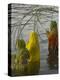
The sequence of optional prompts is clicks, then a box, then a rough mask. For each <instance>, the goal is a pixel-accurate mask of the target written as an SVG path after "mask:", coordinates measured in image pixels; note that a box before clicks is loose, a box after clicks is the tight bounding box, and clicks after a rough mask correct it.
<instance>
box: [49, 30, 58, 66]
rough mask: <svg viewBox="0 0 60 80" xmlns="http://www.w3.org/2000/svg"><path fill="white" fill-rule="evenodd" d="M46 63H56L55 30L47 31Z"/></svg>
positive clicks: (56, 40)
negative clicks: (47, 52)
mask: <svg viewBox="0 0 60 80" xmlns="http://www.w3.org/2000/svg"><path fill="white" fill-rule="evenodd" d="M48 50H49V54H48V63H49V64H50V65H57V64H58V34H57V33H56V32H52V31H51V32H49V36H48Z"/></svg>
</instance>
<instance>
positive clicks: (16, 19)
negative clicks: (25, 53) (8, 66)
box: [11, 4, 58, 76]
mask: <svg viewBox="0 0 60 80" xmlns="http://www.w3.org/2000/svg"><path fill="white" fill-rule="evenodd" d="M35 7H37V8H44V7H45V6H33V5H32V6H31V5H20V4H12V14H11V19H12V20H11V21H12V23H11V26H12V27H11V31H12V34H11V42H12V43H11V50H12V54H16V52H15V51H16V47H15V46H16V45H15V42H16V39H17V35H18V29H20V28H21V27H23V24H24V23H25V22H26V21H27V20H28V18H29V17H30V16H31V14H30V15H28V16H27V17H26V18H25V20H23V22H22V23H21V25H20V21H21V18H22V17H23V15H24V14H26V13H27V12H29V11H31V10H32V9H33V8H35ZM47 7H48V6H47ZM56 8H57V7H56ZM41 13H42V14H44V11H42V12H41ZM46 14H47V16H49V17H50V16H51V15H52V14H50V13H49V12H47V13H46V12H45V15H41V17H40V18H41V19H40V21H41V24H42V26H41V25H39V24H37V27H38V30H39V34H40V37H39V40H40V63H38V62H37V63H36V62H31V63H28V64H26V65H21V64H20V65H19V66H18V65H17V67H19V70H16V69H13V70H12V75H13V76H14V75H30V74H51V73H54V74H55V73H58V69H57V68H55V69H53V70H51V69H50V68H49V65H48V63H47V57H48V40H47V36H46V31H45V30H46V29H49V24H50V21H51V17H50V18H49V17H48V18H46ZM33 20H34V18H32V20H31V21H30V23H28V24H27V25H26V27H25V28H24V30H23V31H22V37H23V39H24V40H25V41H26V39H27V38H28V37H29V33H30V32H31V31H32V30H33V26H34V24H33ZM46 20H48V21H47V22H46ZM53 20H56V21H57V22H58V13H57V14H56V13H54V14H53ZM26 37H27V38H26ZM13 59H14V58H13ZM13 62H14V60H13ZM13 64H14V63H13Z"/></svg>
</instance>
